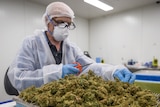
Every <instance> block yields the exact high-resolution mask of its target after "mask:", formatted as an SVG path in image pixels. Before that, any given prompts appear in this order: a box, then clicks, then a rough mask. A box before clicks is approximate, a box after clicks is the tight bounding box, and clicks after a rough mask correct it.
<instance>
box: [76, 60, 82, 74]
mask: <svg viewBox="0 0 160 107" xmlns="http://www.w3.org/2000/svg"><path fill="white" fill-rule="evenodd" d="M74 64H77V66H75V67H76V68H78V69H79V72H78V74H77V75H79V74H80V73H81V72H82V65H81V64H80V63H79V62H74Z"/></svg>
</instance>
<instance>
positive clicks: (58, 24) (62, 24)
mask: <svg viewBox="0 0 160 107" xmlns="http://www.w3.org/2000/svg"><path fill="white" fill-rule="evenodd" d="M56 26H58V27H59V28H62V29H63V28H65V27H67V28H68V29H69V30H73V29H75V28H76V25H75V24H74V23H73V22H71V23H69V24H68V23H67V22H63V23H57V24H56Z"/></svg>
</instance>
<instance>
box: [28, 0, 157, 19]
mask: <svg viewBox="0 0 160 107" xmlns="http://www.w3.org/2000/svg"><path fill="white" fill-rule="evenodd" d="M30 1H34V2H36V3H40V4H42V5H45V6H47V5H48V4H49V3H51V2H54V1H57V0H30ZM59 1H62V2H64V3H66V4H68V5H69V6H70V7H71V8H72V9H73V11H74V12H75V15H76V16H79V17H83V18H86V19H92V18H96V17H100V16H105V15H108V14H111V13H116V12H120V11H125V10H129V9H133V8H138V7H142V6H146V5H150V4H156V1H157V0H100V1H102V2H105V3H107V4H109V5H111V6H113V7H114V9H113V10H111V11H108V12H105V11H103V10H100V9H98V8H96V7H93V6H91V5H89V4H87V3H85V2H83V0H59Z"/></svg>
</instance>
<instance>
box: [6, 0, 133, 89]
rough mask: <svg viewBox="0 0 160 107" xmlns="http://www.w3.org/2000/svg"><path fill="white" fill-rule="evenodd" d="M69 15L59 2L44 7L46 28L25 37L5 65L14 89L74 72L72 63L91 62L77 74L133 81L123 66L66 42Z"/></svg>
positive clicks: (73, 26) (71, 19) (131, 75)
mask: <svg viewBox="0 0 160 107" xmlns="http://www.w3.org/2000/svg"><path fill="white" fill-rule="evenodd" d="M73 18H74V12H73V11H72V9H71V8H70V7H69V6H68V5H66V4H64V3H63V2H53V3H51V4H49V5H48V6H47V8H46V12H45V14H44V15H43V19H44V22H45V24H46V27H47V29H46V30H37V31H36V32H35V33H34V34H33V35H31V36H27V37H26V38H25V39H24V41H23V43H22V46H21V48H20V50H19V51H18V53H17V56H16V57H15V60H14V61H13V63H12V64H11V65H10V67H9V71H8V77H9V80H10V81H11V83H12V85H13V86H14V87H15V88H16V89H17V90H18V91H22V90H23V89H25V88H27V87H30V86H32V85H34V86H36V87H40V86H41V85H43V84H46V83H48V82H51V81H53V80H58V79H60V78H63V77H64V76H66V75H69V74H75V75H77V74H78V72H79V69H78V68H76V67H75V66H76V64H73V63H74V62H78V63H80V64H81V65H85V64H90V63H92V64H90V65H88V66H85V67H83V68H82V73H81V74H84V73H86V72H88V71H89V70H92V71H93V72H94V73H95V74H96V75H98V76H101V77H102V78H103V79H105V80H114V78H115V77H117V78H118V79H120V80H121V81H123V82H129V83H133V82H134V80H135V75H133V74H132V73H131V72H130V71H129V70H128V69H127V68H125V67H124V66H122V65H117V66H114V65H109V64H101V63H96V62H95V61H94V60H93V59H91V58H89V57H87V56H86V55H84V54H83V52H82V51H81V50H80V48H78V47H77V46H76V45H75V44H74V43H72V42H70V41H69V39H68V35H69V33H68V31H69V30H73V29H74V28H75V24H74V22H73ZM81 74H80V75H81Z"/></svg>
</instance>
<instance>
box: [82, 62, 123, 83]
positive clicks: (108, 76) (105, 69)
mask: <svg viewBox="0 0 160 107" xmlns="http://www.w3.org/2000/svg"><path fill="white" fill-rule="evenodd" d="M121 68H125V67H124V66H123V65H117V66H114V65H110V64H103V63H93V64H91V65H90V66H89V67H88V68H87V69H85V71H83V72H82V73H81V74H84V73H87V72H88V71H89V70H92V71H93V72H94V73H95V74H96V75H98V76H101V77H102V78H103V79H104V80H112V81H113V80H114V77H113V74H114V72H115V71H116V70H117V69H121Z"/></svg>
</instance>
